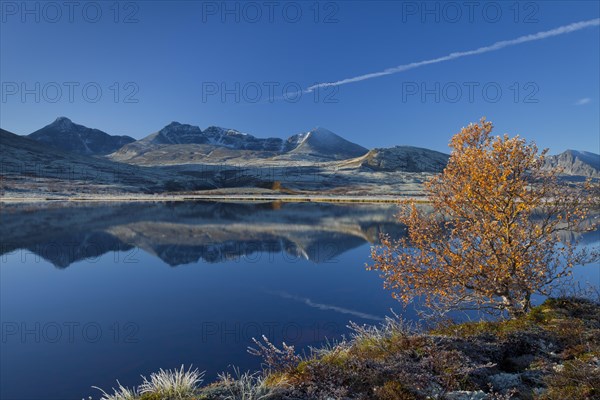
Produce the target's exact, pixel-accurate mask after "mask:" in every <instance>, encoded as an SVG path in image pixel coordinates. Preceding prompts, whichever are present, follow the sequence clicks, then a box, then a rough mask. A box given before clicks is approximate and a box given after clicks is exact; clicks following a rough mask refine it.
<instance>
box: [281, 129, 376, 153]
mask: <svg viewBox="0 0 600 400" xmlns="http://www.w3.org/2000/svg"><path fill="white" fill-rule="evenodd" d="M283 151H284V152H285V154H284V155H282V156H281V157H279V159H291V160H298V159H306V158H312V159H315V160H317V161H333V160H345V159H349V158H355V157H359V156H362V155H363V154H365V153H367V152H368V151H369V150H368V149H366V148H364V147H362V146H359V145H357V144H356V143H352V142H350V141H348V140H346V139H344V138H342V137H341V136H339V135H336V134H335V133H333V132H331V131H330V130H327V129H325V128H315V129H313V130H310V131H308V132H304V133H299V134H297V135H294V136H291V137H290V138H288V139H287V141H286V142H285V146H284V148H283Z"/></svg>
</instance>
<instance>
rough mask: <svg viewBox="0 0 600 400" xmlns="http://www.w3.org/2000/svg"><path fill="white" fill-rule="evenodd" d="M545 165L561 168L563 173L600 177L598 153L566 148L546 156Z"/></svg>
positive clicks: (599, 155)
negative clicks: (558, 152)
mask: <svg viewBox="0 0 600 400" xmlns="http://www.w3.org/2000/svg"><path fill="white" fill-rule="evenodd" d="M545 166H546V167H547V168H552V167H559V168H562V170H563V174H565V175H576V176H585V177H588V178H600V154H595V153H591V152H588V151H577V150H567V151H564V152H562V153H560V154H557V155H553V156H547V157H546V163H545Z"/></svg>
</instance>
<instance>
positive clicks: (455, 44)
mask: <svg viewBox="0 0 600 400" xmlns="http://www.w3.org/2000/svg"><path fill="white" fill-rule="evenodd" d="M24 4H25V5H24ZM1 6H2V10H1V11H2V15H1V18H2V21H1V22H2V24H1V31H0V49H1V54H0V74H1V76H0V78H1V79H0V80H1V82H2V93H1V95H2V99H1V104H0V105H1V113H0V126H2V128H4V129H7V130H10V131H12V132H15V133H18V134H28V133H31V132H33V131H34V130H36V129H38V128H40V127H42V126H44V125H46V124H48V123H50V122H52V121H53V120H54V119H55V118H56V117H57V116H67V117H69V118H71V119H72V120H73V121H74V122H77V123H80V124H83V125H86V126H89V127H94V128H98V129H102V130H104V131H106V132H108V133H110V134H126V135H130V136H133V137H135V138H142V137H144V136H146V135H148V134H150V133H152V132H155V131H157V130H158V129H160V128H161V127H163V126H164V125H166V124H168V123H170V122H171V121H179V122H181V123H189V124H193V125H198V126H200V127H201V128H206V127H208V126H210V125H218V126H223V127H228V128H235V129H238V130H240V131H243V132H248V133H251V134H253V135H255V136H258V137H266V136H277V137H287V136H289V135H292V134H294V133H298V132H302V131H306V130H309V129H311V128H313V127H316V126H321V127H326V128H328V129H330V130H332V131H334V132H336V133H338V134H340V135H342V136H344V137H345V138H347V139H349V140H352V141H354V142H356V143H359V144H361V145H363V146H365V147H369V148H372V147H385V146H393V145H400V144H407V145H415V146H421V147H428V148H432V149H436V150H441V151H447V150H448V148H447V143H448V141H449V139H450V137H451V136H452V134H454V133H456V132H457V131H458V130H459V129H460V128H461V127H462V126H465V125H467V124H468V123H469V122H473V121H477V120H478V119H479V118H480V117H481V116H486V117H487V118H488V119H489V120H491V121H493V122H494V123H495V125H496V133H498V134H500V133H509V134H520V135H522V136H524V137H525V138H527V139H531V140H535V141H536V142H537V144H538V145H539V146H540V147H550V149H551V152H552V153H557V152H560V151H563V150H565V149H567V148H572V149H579V150H587V151H593V152H600V121H599V118H600V116H599V115H600V65H599V64H600V28H599V27H598V24H597V23H596V24H595V25H593V23H592V25H593V26H587V27H584V28H581V29H575V30H574V31H573V32H570V33H564V32H560V34H552V35H549V37H545V38H538V40H525V41H523V42H522V43H521V42H519V41H518V43H515V44H510V45H507V46H505V47H504V46H499V48H492V49H491V50H492V51H482V52H475V54H470V55H466V56H458V57H455V56H452V57H450V58H449V59H442V60H440V62H435V63H425V64H417V66H416V67H415V68H411V69H403V68H400V71H397V72H395V73H391V74H387V75H383V76H374V77H371V78H369V79H362V78H361V79H362V80H359V81H357V82H352V83H348V84H343V85H339V86H328V87H319V89H315V90H313V91H307V90H306V89H307V88H309V87H311V86H312V85H315V84H322V83H326V82H337V81H340V80H343V79H347V78H355V77H361V76H363V77H364V75H365V74H369V73H376V72H381V71H384V70H386V69H388V68H393V67H396V66H399V65H407V64H410V63H419V62H421V61H426V60H433V59H437V58H439V57H444V56H447V55H449V54H451V53H455V52H465V51H470V50H475V49H478V48H481V47H485V46H490V45H493V44H494V43H496V42H499V41H504V40H509V41H512V40H514V39H517V38H519V37H521V36H524V35H530V34H536V33H538V32H546V31H551V30H553V29H556V28H559V27H564V26H569V25H570V24H573V23H577V22H581V21H590V20H597V19H598V18H600V2H598V1H581V2H575V1H564V2H561V1H523V2H519V3H517V2H513V1H502V2H500V1H496V2H485V1H479V2H462V1H458V2H454V1H450V2H441V1H440V2H435V1H433V2H421V1H398V2H392V1H382V2H377V1H340V2H335V1H323V2H319V3H316V2H313V1H307V2H300V1H296V2H295V1H270V2H269V1H258V2H221V1H216V2H215V1H179V2H178V1H171V2H160V1H138V2H120V3H115V2H113V1H106V2H104V1H97V2H94V1H91V2H88V1H78V2H74V3H68V2H67V3H65V2H63V1H58V2H29V3H22V2H21V1H16V2H14V1H2V2H1ZM567 30H568V29H567ZM542 37H544V35H542ZM511 43H512V42H511ZM364 78H368V77H364ZM98 90H100V91H101V94H99V92H98ZM298 90H302V92H300V93H297V91H298ZM317 95H318V96H317Z"/></svg>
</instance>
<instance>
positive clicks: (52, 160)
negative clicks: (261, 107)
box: [0, 129, 214, 194]
mask: <svg viewBox="0 0 600 400" xmlns="http://www.w3.org/2000/svg"><path fill="white" fill-rule="evenodd" d="M0 155H1V156H0V164H1V165H2V189H3V190H9V191H16V192H31V193H33V194H35V193H36V192H39V193H46V194H47V193H52V192H53V191H54V189H53V188H54V187H56V193H62V194H65V193H104V194H110V193H112V192H136V193H153V192H164V191H168V190H169V188H170V187H174V186H178V187H182V188H186V187H187V188H189V189H198V188H212V187H214V184H212V182H210V180H204V181H200V180H195V181H192V180H190V177H186V176H181V175H180V174H177V173H175V172H171V171H168V170H165V169H161V168H145V167H139V166H136V165H128V164H122V163H117V162H113V161H110V160H107V159H104V158H100V157H93V156H87V155H81V154H77V153H73V152H68V151H64V150H61V149H58V148H54V147H50V146H48V145H47V144H45V143H40V142H38V141H35V140H32V139H29V138H28V137H24V136H19V135H16V134H14V133H12V132H9V131H6V130H4V129H0Z"/></svg>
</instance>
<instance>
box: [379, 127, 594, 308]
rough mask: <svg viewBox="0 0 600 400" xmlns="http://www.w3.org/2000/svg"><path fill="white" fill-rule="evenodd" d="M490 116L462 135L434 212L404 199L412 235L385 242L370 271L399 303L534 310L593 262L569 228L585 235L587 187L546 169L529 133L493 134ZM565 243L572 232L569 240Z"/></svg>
mask: <svg viewBox="0 0 600 400" xmlns="http://www.w3.org/2000/svg"><path fill="white" fill-rule="evenodd" d="M491 132H492V124H491V122H488V121H486V120H485V119H482V120H481V121H480V123H478V124H471V125H469V126H468V127H466V128H463V129H462V130H461V132H459V133H458V134H456V135H455V136H454V137H453V138H452V140H451V142H450V147H451V149H452V152H451V156H450V159H449V162H448V165H447V167H446V168H445V170H444V172H443V173H442V174H441V175H439V176H437V177H435V178H433V179H432V180H431V181H430V182H428V183H427V184H426V194H427V196H428V200H429V202H430V203H431V206H432V207H433V212H425V211H423V209H422V208H418V207H417V206H416V205H415V204H414V203H410V202H407V203H404V204H403V206H402V208H401V211H400V213H399V215H398V216H397V218H398V219H399V221H400V222H401V223H403V224H405V225H406V226H407V229H408V232H407V236H406V237H404V238H402V239H400V240H397V241H394V240H392V239H390V238H389V237H388V236H383V237H382V243H381V245H380V246H376V247H373V249H372V254H371V256H372V259H373V261H374V264H373V265H371V266H370V268H372V269H375V270H378V271H379V272H380V273H381V275H382V277H383V278H384V285H385V287H386V288H388V289H391V290H392V294H393V296H394V297H395V298H397V299H399V300H401V301H403V302H409V301H411V300H412V299H414V298H416V297H419V298H420V299H422V300H424V301H425V305H426V306H429V307H431V308H433V309H437V310H442V311H447V310H453V309H469V308H473V309H478V310H488V311H495V312H508V313H509V314H510V315H518V314H521V313H526V312H527V311H529V310H530V308H531V298H532V295H534V294H536V293H539V294H544V295H548V294H549V292H550V290H551V288H552V287H553V285H554V284H555V283H557V282H558V281H559V280H560V279H561V278H564V277H567V276H568V275H569V274H570V271H571V268H572V267H573V265H576V264H578V263H582V262H584V260H588V261H589V260H590V257H589V256H590V255H589V254H587V253H586V252H582V251H579V250H577V242H576V241H565V240H561V235H560V233H561V231H579V230H582V229H583V228H582V222H583V220H584V218H585V217H586V215H587V214H588V212H589V204H590V198H589V196H588V195H586V194H585V193H587V191H586V190H582V189H581V188H579V189H578V190H574V189H573V187H570V186H568V185H566V184H565V183H563V182H561V181H560V180H559V176H558V175H559V172H560V171H559V170H557V169H552V170H547V169H545V168H544V157H545V155H546V151H542V152H541V153H540V152H538V149H537V147H536V145H535V144H533V143H526V142H525V140H523V139H521V138H520V137H518V136H517V137H512V138H511V137H508V136H507V135H504V136H502V137H500V136H497V137H494V136H492V135H491ZM563 237H564V235H563Z"/></svg>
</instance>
